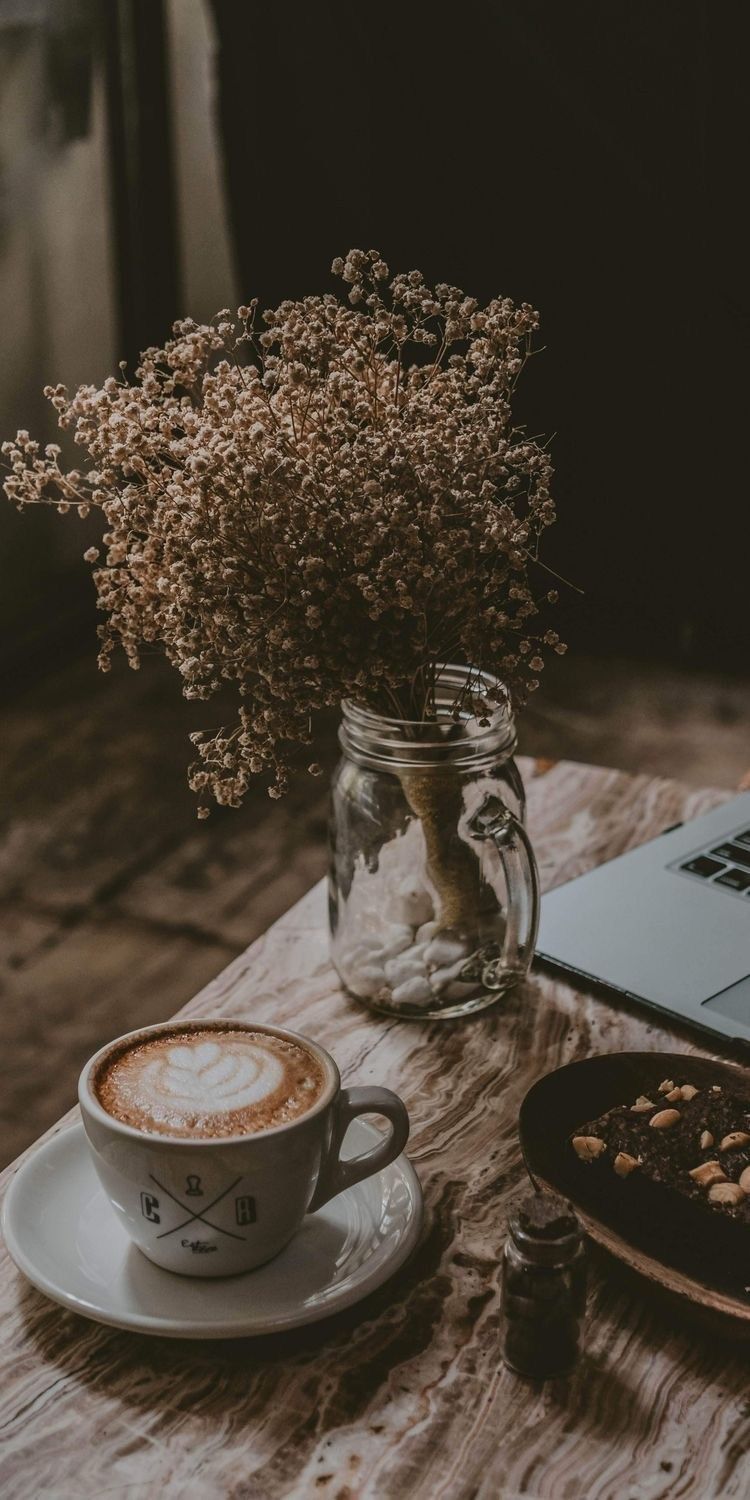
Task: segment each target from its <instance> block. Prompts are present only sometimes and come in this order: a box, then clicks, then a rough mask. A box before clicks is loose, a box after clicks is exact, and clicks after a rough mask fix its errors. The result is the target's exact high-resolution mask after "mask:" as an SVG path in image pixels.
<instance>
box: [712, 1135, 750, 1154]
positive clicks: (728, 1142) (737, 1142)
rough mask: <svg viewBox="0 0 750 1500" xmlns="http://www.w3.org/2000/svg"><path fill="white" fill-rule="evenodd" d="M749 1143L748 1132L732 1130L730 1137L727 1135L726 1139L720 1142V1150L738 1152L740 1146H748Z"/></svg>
mask: <svg viewBox="0 0 750 1500" xmlns="http://www.w3.org/2000/svg"><path fill="white" fill-rule="evenodd" d="M748 1141H750V1135H748V1133H747V1131H746V1130H730V1132H729V1135H725V1136H724V1139H723V1140H722V1141H719V1150H720V1151H736V1150H737V1149H738V1148H739V1147H740V1146H746V1145H747V1143H748Z"/></svg>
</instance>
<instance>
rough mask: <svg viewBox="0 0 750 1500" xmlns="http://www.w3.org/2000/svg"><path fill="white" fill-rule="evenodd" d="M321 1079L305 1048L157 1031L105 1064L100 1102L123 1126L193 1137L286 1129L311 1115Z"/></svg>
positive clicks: (201, 1032) (280, 1041) (257, 1035)
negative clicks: (276, 1127) (299, 1119)
mask: <svg viewBox="0 0 750 1500" xmlns="http://www.w3.org/2000/svg"><path fill="white" fill-rule="evenodd" d="M324 1087H325V1074H324V1071H323V1069H322V1068H321V1066H320V1063H319V1062H318V1061H317V1059H316V1058H315V1057H314V1056H313V1055H312V1054H311V1053H310V1052H308V1051H307V1048H306V1047H304V1046H302V1045H301V1044H298V1043H297V1042H293V1041H292V1040H291V1039H289V1038H286V1037H276V1036H273V1035H270V1034H269V1033H266V1032H262V1031H253V1030H250V1029H248V1030H247V1031H245V1030H243V1029H242V1028H240V1027H238V1026H228V1027H227V1028H226V1030H224V1029H223V1028H221V1027H208V1026H206V1025H197V1026H196V1027H195V1029H188V1028H181V1029H180V1030H179V1031H177V1032H176V1033H175V1032H172V1033H171V1034H170V1033H169V1032H167V1033H166V1034H164V1033H162V1034H161V1035H157V1036H154V1037H149V1038H144V1039H143V1040H135V1041H134V1042H133V1044H132V1045H131V1046H126V1047H124V1048H122V1049H121V1050H119V1051H115V1052H114V1053H113V1054H112V1055H111V1057H110V1058H108V1059H107V1060H106V1061H105V1063H104V1065H103V1067H102V1070H101V1072H100V1074H99V1076H98V1078H97V1079H96V1082H95V1091H96V1095H97V1098H98V1100H99V1103H100V1104H101V1105H102V1106H103V1107H104V1109H106V1110H107V1111H108V1113H109V1114H111V1115H114V1116H115V1118H116V1119H118V1120H121V1121H122V1122H123V1124H125V1125H131V1126H134V1127H135V1128H136V1129H138V1130H145V1131H149V1132H156V1133H158V1134H164V1135H178V1136H183V1137H184V1136H192V1137H194V1138H196V1139H206V1138H208V1139H211V1138H214V1137H221V1136H231V1135H244V1134H248V1133H252V1132H254V1131H257V1130H268V1129H271V1128H273V1127H274V1126H276V1125H285V1124H289V1123H290V1122H291V1121H292V1120H296V1119H297V1118H298V1117H299V1116H300V1115H303V1114H305V1113H307V1111H308V1110H310V1109H312V1108H313V1107H314V1106H315V1104H316V1102H317V1100H318V1099H319V1098H320V1095H321V1093H322V1091H323V1088H324Z"/></svg>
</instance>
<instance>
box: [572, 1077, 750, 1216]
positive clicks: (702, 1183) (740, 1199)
mask: <svg viewBox="0 0 750 1500" xmlns="http://www.w3.org/2000/svg"><path fill="white" fill-rule="evenodd" d="M570 1144H571V1149H572V1150H573V1151H575V1153H576V1155H577V1156H578V1158H579V1160H580V1161H581V1162H585V1163H587V1164H588V1165H589V1166H591V1167H593V1168H595V1169H596V1170H597V1171H598V1172H602V1171H604V1172H607V1173H609V1174H611V1176H612V1178H613V1179H615V1180H616V1179H617V1178H619V1179H621V1181H622V1191H623V1193H625V1192H627V1190H628V1179H629V1178H631V1177H634V1176H636V1175H637V1176H638V1177H640V1178H647V1179H648V1180H649V1181H651V1182H652V1183H660V1184H663V1185H664V1186H665V1187H667V1188H671V1189H675V1190H676V1191H677V1192H679V1193H682V1194H683V1195H684V1196H685V1197H686V1198H690V1199H692V1200H693V1201H694V1202H696V1203H699V1204H701V1205H703V1206H705V1207H706V1208H708V1209H710V1210H712V1211H713V1212H715V1213H720V1214H722V1215H725V1216H727V1217H729V1218H732V1219H734V1220H736V1221H737V1222H739V1223H741V1224H746V1225H750V1102H749V1101H748V1100H747V1099H739V1098H736V1097H732V1096H731V1095H730V1094H728V1093H727V1092H726V1091H725V1090H724V1089H723V1088H722V1087H721V1085H720V1084H714V1085H713V1086H709V1087H707V1088H706V1087H703V1088H698V1087H696V1085H695V1084H693V1083H690V1082H689V1081H688V1080H683V1081H679V1080H675V1079H672V1078H665V1079H664V1080H663V1081H662V1083H660V1084H659V1087H658V1089H652V1090H651V1091H650V1092H648V1091H644V1093H642V1094H640V1095H638V1096H637V1097H636V1098H635V1099H633V1100H631V1101H630V1102H629V1103H627V1104H618V1105H615V1107H614V1108H613V1109H610V1110H608V1111H607V1113H606V1114H604V1115H601V1116H600V1117H599V1119H597V1120H591V1121H590V1122H589V1123H587V1124H585V1125H581V1126H580V1128H579V1129H578V1130H576V1132H575V1133H574V1135H572V1136H571V1141H570Z"/></svg>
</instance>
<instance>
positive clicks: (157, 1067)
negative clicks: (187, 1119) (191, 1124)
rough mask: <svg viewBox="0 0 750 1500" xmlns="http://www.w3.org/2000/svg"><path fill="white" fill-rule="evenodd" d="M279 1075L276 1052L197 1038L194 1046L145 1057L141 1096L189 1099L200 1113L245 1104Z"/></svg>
mask: <svg viewBox="0 0 750 1500" xmlns="http://www.w3.org/2000/svg"><path fill="white" fill-rule="evenodd" d="M283 1081H284V1068H283V1066H282V1063H281V1062H280V1060H279V1058H277V1057H273V1056H272V1055H271V1053H270V1052H267V1051H265V1050H262V1049H261V1048H260V1047H256V1046H253V1045H252V1043H251V1044H245V1043H240V1042H237V1043H235V1044H233V1045H232V1046H231V1048H230V1047H228V1046H227V1045H226V1043H225V1044H224V1045H223V1046H219V1044H218V1043H217V1042H202V1043H200V1045H199V1046H197V1047H170V1048H169V1051H168V1052H165V1053H164V1054H162V1056H161V1057H159V1058H154V1059H153V1060H152V1061H151V1062H148V1061H146V1062H144V1065H143V1068H142V1070H141V1077H140V1092H141V1094H142V1096H143V1099H144V1102H149V1103H152V1104H156V1105H158V1104H161V1103H165V1102H169V1101H174V1102H178V1101H179V1103H181V1104H187V1105H190V1106H191V1107H192V1108H193V1109H195V1110H199V1111H200V1112H201V1113H207V1112H208V1111H211V1113H217V1112H219V1111H223V1110H235V1109H247V1107H248V1106H249V1105H251V1104H259V1103H260V1102H261V1100H262V1099H267V1098H268V1097H269V1095H270V1094H273V1093H275V1092H276V1090H277V1089H278V1088H280V1086H281V1084H282V1083H283Z"/></svg>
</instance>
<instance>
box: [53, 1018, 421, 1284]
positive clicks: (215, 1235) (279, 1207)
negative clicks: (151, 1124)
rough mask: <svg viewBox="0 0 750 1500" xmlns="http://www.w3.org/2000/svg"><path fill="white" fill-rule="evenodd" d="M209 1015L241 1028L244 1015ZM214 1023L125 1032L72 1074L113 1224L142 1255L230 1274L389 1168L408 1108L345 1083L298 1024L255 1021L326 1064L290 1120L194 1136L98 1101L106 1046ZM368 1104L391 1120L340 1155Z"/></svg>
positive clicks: (197, 1272) (267, 1255)
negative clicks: (307, 1100) (124, 1116)
mask: <svg viewBox="0 0 750 1500" xmlns="http://www.w3.org/2000/svg"><path fill="white" fill-rule="evenodd" d="M213 1024H215V1025H216V1027H217V1029H223V1030H226V1028H227V1027H231V1026H232V1025H237V1026H239V1027H241V1028H242V1029H243V1030H246V1029H248V1023H247V1022H246V1021H240V1022H232V1021H226V1020H221V1021H217V1022H215V1023H213ZM211 1025H212V1022H210V1021H204V1020H202V1019H201V1020H197V1019H196V1020H194V1021H185V1022H179V1021H176V1022H175V1021H172V1022H166V1023H164V1024H163V1025H159V1026H149V1027H145V1028H144V1029H142V1030H140V1031H134V1032H129V1033H127V1034H126V1035H125V1036H123V1037H118V1038H116V1040H115V1041H113V1042H109V1043H108V1044H107V1046H106V1047H102V1048H101V1049H100V1050H99V1051H98V1052H97V1053H95V1055H94V1056H93V1057H92V1058H91V1059H90V1060H89V1062H87V1064H86V1066H85V1068H84V1069H83V1072H82V1073H81V1077H80V1079H79V1083H78V1098H79V1102H80V1106H81V1114H82V1116H83V1124H84V1126H85V1130H86V1135H87V1137H88V1142H89V1146H90V1148H91V1152H92V1156H93V1160H94V1166H95V1167H96V1171H97V1174H98V1176H99V1179H100V1181H101V1184H102V1186H103V1188H104V1191H105V1193H106V1195H107V1197H108V1199H109V1201H110V1203H111V1205H112V1207H113V1209H114V1211H115V1213H116V1214H117V1216H118V1218H119V1220H120V1223H121V1224H122V1226H123V1228H124V1229H125V1230H127V1233H128V1234H129V1235H130V1238H131V1239H132V1240H133V1242H134V1243H135V1244H136V1245H137V1246H138V1249H139V1250H142V1251H143V1254H144V1255H147V1256H148V1258H149V1260H152V1261H154V1262H155V1263H156V1265H158V1266H163V1267H164V1269H165V1270H167V1271H177V1272H178V1273H180V1274H182V1275H187V1276H232V1275H236V1274H237V1273H238V1272H241V1271H250V1270H252V1269H253V1268H254V1267H255V1266H259V1265H262V1264H263V1262H264V1261H267V1260H270V1259H271V1258H272V1257H273V1256H274V1255H277V1254H278V1253H279V1251H280V1250H282V1249H283V1248H284V1246H285V1245H286V1244H287V1243H288V1241H289V1240H290V1239H291V1238H292V1236H293V1235H294V1233H295V1232H296V1230H297V1229H298V1228H299V1226H300V1224H301V1223H302V1220H303V1218H304V1216H305V1214H307V1213H315V1211H316V1209H318V1208H321V1207H322V1205H323V1204H324V1203H327V1202H328V1200H329V1199H330V1198H334V1197H335V1196H336V1194H337V1193H341V1192H343V1191H344V1190H345V1189H346V1188H348V1187H351V1186H352V1185H353V1184H354V1183H356V1182H361V1181H362V1180H363V1179H364V1178H365V1177H370V1176H372V1174H373V1173H374V1172H379V1171H381V1170H382V1168H383V1167H386V1166H388V1164H389V1162H392V1161H394V1160H395V1158H396V1157H397V1156H398V1155H399V1153H400V1152H401V1151H403V1149H404V1146H405V1145H406V1142H407V1139H408V1136H409V1116H408V1114H407V1112H406V1106H405V1105H404V1103H403V1101H402V1100H401V1099H399V1097H398V1095H397V1094H393V1093H391V1091H390V1089H385V1088H376V1087H368V1088H342V1087H341V1078H340V1076H339V1070H338V1068H337V1067H336V1064H335V1062H334V1060H333V1058H332V1057H331V1056H330V1054H329V1053H328V1052H326V1051H325V1050H324V1048H323V1047H319V1046H318V1045H317V1044H316V1043H315V1042H311V1041H310V1040H309V1038H307V1037H303V1036H298V1035H296V1034H295V1032H293V1031H286V1030H283V1029H282V1028H281V1027H278V1026H265V1025H256V1024H255V1023H253V1024H252V1028H251V1029H252V1030H253V1031H260V1032H265V1033H266V1034H269V1035H271V1036H276V1037H281V1038H283V1039H285V1040H286V1041H289V1042H294V1043H296V1044H297V1045H298V1046H300V1047H303V1048H305V1049H306V1050H307V1051H308V1052H310V1053H311V1054H312V1056H313V1057H314V1058H315V1059H317V1061H318V1063H319V1065H320V1067H321V1068H322V1070H323V1074H324V1085H323V1090H322V1093H321V1094H320V1096H319V1097H318V1099H317V1100H316V1102H315V1104H314V1105H313V1106H312V1108H311V1109H309V1110H308V1111H307V1112H306V1113H305V1114H302V1115H300V1116H298V1117H297V1118H296V1119H294V1120H292V1121H290V1122H289V1123H288V1124H284V1125H277V1126H274V1127H272V1128H270V1129H265V1130H259V1131H256V1132H254V1133H250V1134H245V1135H235V1136H226V1137H221V1138H215V1137H214V1138H210V1139H205V1138H203V1139H195V1140H193V1139H189V1138H187V1139H186V1138H184V1137H176V1136H172V1137H170V1136H168V1135H162V1134H158V1135H157V1134H155V1133H149V1132H146V1131H145V1130H139V1129H137V1128H136V1127H134V1126H132V1125H126V1124H124V1123H123V1122H122V1121H121V1120H118V1119H116V1118H115V1117H114V1116H113V1115H111V1114H109V1113H108V1112H107V1111H106V1110H105V1109H104V1108H103V1107H102V1105H101V1104H100V1102H99V1100H98V1099H97V1097H96V1094H95V1092H94V1088H93V1080H94V1079H95V1078H96V1076H97V1074H98V1071H99V1069H100V1067H101V1065H102V1063H103V1062H104V1059H105V1058H106V1056H107V1054H108V1053H110V1052H112V1051H114V1050H115V1049H117V1050H120V1049H122V1048H123V1046H127V1044H128V1043H135V1042H139V1041H147V1040H149V1039H151V1038H153V1037H158V1036H159V1035H164V1034H167V1035H170V1034H174V1033H175V1032H179V1031H184V1032H188V1033H189V1032H191V1031H194V1030H196V1029H200V1030H203V1029H205V1028H207V1027H208V1028H210V1027H211ZM363 1114H375V1115H383V1116H384V1117H385V1119H386V1120H388V1122H389V1124H390V1130H389V1132H388V1134H387V1135H386V1136H385V1138H384V1139H383V1141H382V1142H381V1143H380V1144H378V1145H377V1146H373V1147H372V1149H371V1150H369V1151H366V1152H365V1154H364V1155H363V1156H357V1157H355V1158H354V1159H352V1160H348V1161H342V1160H341V1155H340V1152H341V1145H342V1142H343V1140H344V1136H345V1135H346V1132H347V1129H348V1127H349V1124H350V1123H351V1121H352V1120H353V1119H355V1118H356V1116H357V1115H363Z"/></svg>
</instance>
